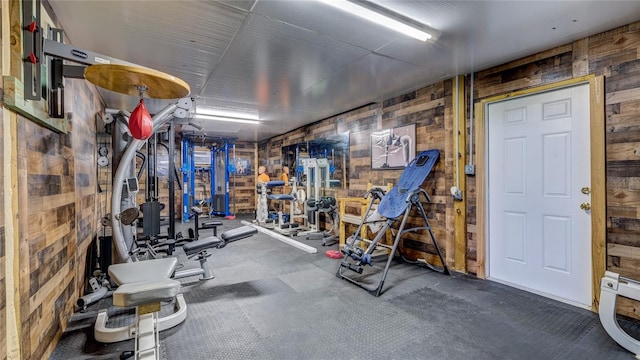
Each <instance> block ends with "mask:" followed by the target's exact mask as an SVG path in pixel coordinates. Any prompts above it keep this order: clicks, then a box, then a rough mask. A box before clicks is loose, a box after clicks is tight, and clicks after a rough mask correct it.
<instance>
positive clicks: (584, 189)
mask: <svg viewBox="0 0 640 360" xmlns="http://www.w3.org/2000/svg"><path fill="white" fill-rule="evenodd" d="M580 192H581V193H583V194H585V195H589V193H591V189H590V188H589V187H588V186H585V187H583V188H582V189H580Z"/></svg>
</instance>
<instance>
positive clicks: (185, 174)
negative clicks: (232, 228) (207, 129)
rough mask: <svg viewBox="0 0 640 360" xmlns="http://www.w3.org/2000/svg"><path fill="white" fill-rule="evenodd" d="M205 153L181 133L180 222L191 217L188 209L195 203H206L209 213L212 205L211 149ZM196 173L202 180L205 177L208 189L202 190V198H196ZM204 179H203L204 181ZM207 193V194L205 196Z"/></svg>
mask: <svg viewBox="0 0 640 360" xmlns="http://www.w3.org/2000/svg"><path fill="white" fill-rule="evenodd" d="M204 154H205V153H204V152H203V151H196V149H195V144H194V142H193V139H192V138H191V137H189V136H186V135H184V134H183V137H182V168H181V171H182V182H183V188H182V222H183V223H186V222H187V221H189V219H191V217H192V215H193V213H191V212H190V210H191V209H192V208H193V207H194V206H195V205H203V204H206V206H207V208H208V211H207V213H208V214H209V215H210V212H211V206H212V197H211V194H212V191H213V173H212V171H213V168H212V165H211V164H212V162H211V161H212V159H213V154H212V153H211V149H209V151H207V152H206V156H203V155H204ZM198 174H200V175H201V177H202V179H203V180H204V179H205V178H207V179H208V180H209V181H208V185H209V189H206V190H207V191H204V192H203V194H205V197H204V198H201V199H196V195H195V189H196V178H197V176H198ZM204 182H205V181H203V183H204ZM206 193H208V195H209V196H206Z"/></svg>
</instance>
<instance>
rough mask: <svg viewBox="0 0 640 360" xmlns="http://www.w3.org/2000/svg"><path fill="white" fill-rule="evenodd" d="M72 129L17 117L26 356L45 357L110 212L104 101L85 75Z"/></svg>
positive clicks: (75, 86)
mask: <svg viewBox="0 0 640 360" xmlns="http://www.w3.org/2000/svg"><path fill="white" fill-rule="evenodd" d="M65 91H66V95H67V96H65V106H66V108H67V109H73V115H72V116H73V118H72V120H71V125H72V131H71V132H70V133H69V134H56V133H53V132H52V131H50V130H47V129H45V128H43V127H40V126H38V125H36V124H35V123H33V122H31V121H28V120H26V119H23V118H19V122H18V144H19V145H18V171H19V175H18V176H19V180H18V183H19V202H20V204H21V205H20V209H19V219H20V222H19V228H20V249H21V251H20V265H21V268H22V269H24V271H22V272H21V274H20V299H21V315H22V328H21V330H22V339H21V340H22V344H21V350H22V352H23V353H22V357H23V358H24V359H40V358H44V357H46V356H47V355H48V354H49V353H50V352H51V351H53V347H54V346H55V344H56V342H57V339H58V338H59V336H60V335H61V333H62V331H63V329H64V327H65V326H66V323H67V321H68V320H69V318H70V316H71V314H72V313H73V310H74V303H75V300H76V299H77V298H78V296H79V295H80V294H82V293H83V289H84V287H85V285H86V280H87V279H86V278H85V268H86V265H87V264H86V254H87V250H88V248H89V245H90V244H91V243H92V240H93V239H94V238H95V234H96V231H97V229H98V219H99V218H100V217H101V216H102V215H104V207H99V206H98V204H99V203H102V202H104V201H105V199H104V195H103V196H100V199H98V198H97V196H96V193H97V191H96V190H97V179H96V176H97V175H96V174H97V172H96V159H97V157H96V153H97V149H96V122H95V117H94V115H95V113H96V112H98V111H100V108H101V103H100V101H99V100H98V99H99V98H98V95H97V93H96V92H95V90H94V89H92V88H90V86H89V85H87V83H86V82H84V81H69V80H67V84H66V90H65Z"/></svg>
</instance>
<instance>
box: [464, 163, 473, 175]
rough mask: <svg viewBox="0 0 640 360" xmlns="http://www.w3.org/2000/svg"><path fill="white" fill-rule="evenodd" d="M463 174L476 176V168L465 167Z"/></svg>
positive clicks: (471, 166)
mask: <svg viewBox="0 0 640 360" xmlns="http://www.w3.org/2000/svg"><path fill="white" fill-rule="evenodd" d="M464 173H465V174H467V175H475V174H476V166H475V165H470V164H469V165H465V166H464Z"/></svg>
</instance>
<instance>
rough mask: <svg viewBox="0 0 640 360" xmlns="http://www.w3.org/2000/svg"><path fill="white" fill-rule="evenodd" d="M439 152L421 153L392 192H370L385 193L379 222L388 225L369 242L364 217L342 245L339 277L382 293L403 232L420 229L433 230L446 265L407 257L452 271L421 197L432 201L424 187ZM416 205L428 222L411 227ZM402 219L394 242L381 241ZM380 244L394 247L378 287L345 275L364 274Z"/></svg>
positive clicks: (434, 267) (370, 291) (440, 254)
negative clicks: (363, 228)
mask: <svg viewBox="0 0 640 360" xmlns="http://www.w3.org/2000/svg"><path fill="white" fill-rule="evenodd" d="M439 154H440V153H439V151H438V150H437V149H432V150H427V151H423V152H421V153H420V154H419V155H418V156H417V157H416V158H415V159H413V160H412V161H411V162H410V163H409V165H408V166H407V167H406V168H405V170H404V172H403V173H402V175H401V176H400V179H399V180H398V185H396V186H395V187H393V188H392V189H391V191H389V192H388V193H386V194H381V193H376V192H369V193H368V194H367V196H381V200H380V204H379V205H378V213H379V214H380V215H381V217H382V218H381V219H380V220H376V221H379V222H381V223H384V225H383V226H382V228H381V229H379V230H378V232H377V234H376V236H375V238H374V239H373V240H371V241H366V240H365V239H362V237H361V235H360V234H361V229H362V227H363V226H365V225H367V223H368V221H367V220H366V219H364V220H362V222H361V223H360V225H359V226H358V229H357V230H356V232H355V233H354V234H353V235H352V236H351V237H350V239H349V241H348V242H347V244H345V246H344V247H343V248H342V253H343V254H344V257H343V260H342V262H341V263H340V266H339V267H338V271H337V272H336V276H337V277H338V278H341V279H344V280H348V281H350V282H352V283H354V284H356V285H358V286H360V287H362V288H364V289H365V290H367V291H368V292H369V293H370V294H372V295H374V296H379V295H380V294H381V293H382V288H383V286H384V281H385V278H386V276H387V272H388V271H389V267H390V265H391V261H393V257H394V255H395V253H396V250H397V249H398V245H399V243H400V240H401V239H402V235H404V234H406V233H409V232H416V231H419V230H427V231H428V232H429V235H430V237H431V241H432V243H433V245H434V247H435V249H436V253H437V255H438V257H439V258H440V261H441V263H442V267H438V266H435V265H433V264H430V263H428V262H427V261H426V260H422V259H420V260H417V261H413V260H409V259H406V258H404V257H403V259H404V260H405V261H409V262H412V263H420V264H423V265H425V266H426V267H428V268H430V269H432V270H434V271H437V272H441V273H443V274H446V275H449V270H448V269H447V266H446V263H445V261H444V258H443V257H442V253H441V251H440V247H439V246H438V242H437V241H436V239H435V236H434V235H433V232H432V231H431V226H430V225H429V220H428V218H427V214H426V212H425V210H424V207H423V206H422V202H421V200H420V196H422V197H424V199H425V200H426V201H427V202H431V198H430V197H429V195H428V194H427V192H426V191H425V190H424V189H422V188H421V187H420V186H421V185H422V183H423V182H424V181H425V180H426V179H427V177H428V176H429V174H430V173H431V170H432V169H433V167H434V166H435V164H436V162H437V161H438V158H439ZM373 203H374V202H373V201H372V202H370V205H369V206H371V204H373ZM414 208H415V209H416V210H417V211H418V213H419V214H420V216H421V218H422V220H423V221H424V226H415V227H407V221H408V219H409V214H410V213H411V210H412V209H414ZM368 210H370V209H368ZM368 210H367V213H368ZM399 220H401V223H400V226H399V228H398V229H397V230H396V236H395V239H394V241H393V244H392V245H387V244H382V243H380V240H382V238H383V237H384V236H385V234H386V232H387V230H388V229H390V228H391V227H392V226H393V224H394V223H395V222H396V221H399ZM360 242H365V243H367V242H368V247H367V248H366V249H365V248H363V247H360V246H359V245H358V244H359V243H360ZM378 247H381V248H384V249H387V250H390V253H389V255H388V259H387V262H386V265H385V267H384V270H383V272H382V275H381V276H380V278H379V281H378V283H377V284H375V286H370V285H368V284H366V283H364V282H362V281H361V280H360V279H356V278H355V277H352V276H348V275H346V274H345V272H347V271H351V272H355V273H357V274H362V273H363V271H364V266H366V265H369V266H371V265H373V256H372V255H373V252H374V250H376V249H377V248H378Z"/></svg>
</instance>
